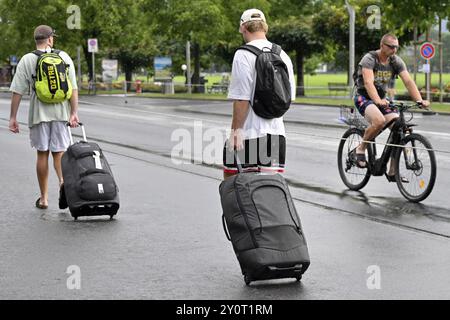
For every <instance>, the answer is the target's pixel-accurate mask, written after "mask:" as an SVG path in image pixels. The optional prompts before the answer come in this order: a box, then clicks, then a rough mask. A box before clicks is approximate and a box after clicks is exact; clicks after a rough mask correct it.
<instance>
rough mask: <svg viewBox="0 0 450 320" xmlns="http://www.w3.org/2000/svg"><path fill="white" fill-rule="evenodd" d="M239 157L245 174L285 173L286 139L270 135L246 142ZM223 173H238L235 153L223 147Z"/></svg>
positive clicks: (226, 144) (226, 146)
mask: <svg viewBox="0 0 450 320" xmlns="http://www.w3.org/2000/svg"><path fill="white" fill-rule="evenodd" d="M238 157H239V160H240V162H241V165H242V169H243V171H244V172H263V171H264V172H265V171H268V172H280V173H282V172H284V164H285V160H286V138H285V137H284V136H280V135H271V134H268V135H267V136H265V137H260V138H256V139H249V140H244V148H243V149H242V150H240V151H238ZM223 171H224V172H225V173H237V171H238V170H237V164H236V160H235V158H234V152H233V151H232V150H230V149H229V148H228V141H226V142H225V145H224V147H223Z"/></svg>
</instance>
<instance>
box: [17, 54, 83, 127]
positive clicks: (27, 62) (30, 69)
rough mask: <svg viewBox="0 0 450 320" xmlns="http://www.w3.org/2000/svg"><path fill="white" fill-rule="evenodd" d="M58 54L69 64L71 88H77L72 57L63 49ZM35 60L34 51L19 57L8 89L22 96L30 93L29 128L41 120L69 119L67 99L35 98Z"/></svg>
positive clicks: (36, 59) (36, 58)
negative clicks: (33, 87)
mask: <svg viewBox="0 0 450 320" xmlns="http://www.w3.org/2000/svg"><path fill="white" fill-rule="evenodd" d="M41 51H43V50H41ZM59 55H60V57H61V58H62V59H63V60H64V61H65V62H66V63H67V64H68V65H69V80H70V83H71V84H72V90H77V89H78V87H77V79H76V76H75V66H74V64H73V61H72V59H71V58H70V57H69V55H68V54H67V53H65V52H64V51H60V52H59ZM37 61H38V56H37V55H35V54H34V53H27V54H26V55H24V56H23V57H22V58H21V59H20V61H19V64H18V65H17V69H16V73H15V75H14V78H13V81H12V83H11V87H10V88H9V91H12V92H16V93H18V94H20V95H22V96H23V95H26V94H30V109H29V112H28V126H29V127H30V128H31V127H32V126H34V125H35V124H38V123H41V122H50V121H69V117H70V104H69V100H66V101H63V102H61V103H52V104H48V103H44V102H42V101H40V100H39V99H38V98H37V96H36V92H35V91H34V89H32V86H33V84H34V79H33V76H35V75H36V63H37Z"/></svg>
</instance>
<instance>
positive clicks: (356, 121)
mask: <svg viewBox="0 0 450 320" xmlns="http://www.w3.org/2000/svg"><path fill="white" fill-rule="evenodd" d="M415 107H419V108H420V107H421V104H420V103H414V104H406V103H403V102H393V103H391V108H397V110H398V111H399V117H398V118H397V119H392V120H391V121H389V122H388V123H386V124H385V126H384V127H383V129H382V131H381V132H380V133H379V134H378V135H377V137H378V136H379V135H380V134H381V133H382V132H383V131H384V130H386V129H387V128H389V127H390V126H391V125H393V126H392V130H391V132H390V134H389V138H388V140H387V143H386V145H385V147H384V149H383V152H382V154H381V156H380V157H377V148H376V144H375V139H372V140H371V141H369V145H368V147H367V153H368V157H367V167H366V168H359V167H358V166H357V165H356V157H355V149H356V147H358V146H359V144H360V143H361V142H362V141H363V136H364V130H365V128H367V126H368V125H367V122H366V121H365V119H364V118H363V117H362V116H361V115H360V114H359V113H358V111H357V110H355V109H354V108H351V110H350V111H349V108H348V107H347V106H342V107H341V120H343V121H344V122H345V123H347V124H348V125H349V126H350V128H349V129H348V130H347V131H346V132H345V133H344V135H343V136H342V138H341V141H340V143H339V148H338V168H339V175H340V176H341V179H342V181H343V182H344V184H345V185H346V186H347V187H348V188H349V189H350V190H354V191H357V190H360V189H362V188H364V187H365V186H366V184H367V183H368V182H369V179H370V177H371V176H382V175H383V174H385V173H386V169H387V164H388V161H389V159H390V158H391V155H393V159H394V160H393V161H394V164H395V168H396V170H395V180H396V183H397V187H398V189H399V190H400V193H401V194H402V195H403V196H404V197H405V198H406V199H408V200H409V201H411V202H420V201H422V200H424V199H426V198H427V197H428V196H429V195H430V193H431V191H432V190H433V187H434V183H435V181H436V170H437V169H436V156H435V154H434V151H433V147H432V146H431V143H430V142H429V141H428V139H427V138H425V137H424V136H422V135H420V134H417V133H413V127H414V126H417V125H416V124H412V123H409V122H410V121H411V120H412V119H413V114H412V113H411V118H410V119H408V120H406V119H405V115H404V113H405V111H407V110H409V109H411V108H415Z"/></svg>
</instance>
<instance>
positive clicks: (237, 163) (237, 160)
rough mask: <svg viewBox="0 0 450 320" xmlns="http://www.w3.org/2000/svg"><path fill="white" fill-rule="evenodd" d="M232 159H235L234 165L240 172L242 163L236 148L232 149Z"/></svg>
mask: <svg viewBox="0 0 450 320" xmlns="http://www.w3.org/2000/svg"><path fill="white" fill-rule="evenodd" d="M233 153H234V160H235V161H236V167H237V169H238V172H239V173H242V163H241V160H240V159H239V155H238V152H237V150H236V149H234V152H233Z"/></svg>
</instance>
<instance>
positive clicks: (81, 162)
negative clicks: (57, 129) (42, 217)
mask: <svg viewBox="0 0 450 320" xmlns="http://www.w3.org/2000/svg"><path fill="white" fill-rule="evenodd" d="M79 125H80V127H81V129H82V132H83V140H82V141H79V142H76V143H74V142H73V137H72V131H71V129H70V125H69V123H67V128H68V130H69V135H70V146H69V148H68V149H67V151H66V152H65V153H64V155H63V157H62V159H61V167H62V174H63V178H64V184H63V186H62V187H61V190H60V201H59V207H60V209H65V208H67V207H69V210H70V213H71V215H72V217H74V218H75V220H77V218H78V217H80V216H97V215H109V216H110V218H111V219H112V217H113V216H114V215H115V214H116V213H117V211H118V210H119V206H120V204H119V190H118V188H117V185H116V182H115V180H114V177H113V174H112V171H111V168H110V166H109V163H108V161H107V160H106V158H105V156H104V154H103V152H102V150H101V148H100V147H99V145H98V144H96V143H93V142H87V139H86V132H85V129H84V126H83V124H82V123H79Z"/></svg>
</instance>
